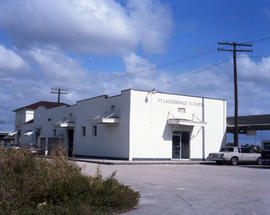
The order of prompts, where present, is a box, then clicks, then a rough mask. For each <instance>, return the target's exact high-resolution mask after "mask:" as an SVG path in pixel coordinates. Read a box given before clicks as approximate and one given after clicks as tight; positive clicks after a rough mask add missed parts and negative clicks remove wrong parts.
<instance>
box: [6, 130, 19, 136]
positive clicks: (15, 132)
mask: <svg viewBox="0 0 270 215" xmlns="http://www.w3.org/2000/svg"><path fill="white" fill-rule="evenodd" d="M15 134H17V131H14V132H9V133H8V136H10V137H12V136H14V135H15Z"/></svg>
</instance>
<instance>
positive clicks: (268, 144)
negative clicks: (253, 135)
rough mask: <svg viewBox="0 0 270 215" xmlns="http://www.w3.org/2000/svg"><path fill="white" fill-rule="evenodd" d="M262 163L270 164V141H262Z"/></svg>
mask: <svg viewBox="0 0 270 215" xmlns="http://www.w3.org/2000/svg"><path fill="white" fill-rule="evenodd" d="M261 157H262V162H264V163H270V140H264V141H262V153H261Z"/></svg>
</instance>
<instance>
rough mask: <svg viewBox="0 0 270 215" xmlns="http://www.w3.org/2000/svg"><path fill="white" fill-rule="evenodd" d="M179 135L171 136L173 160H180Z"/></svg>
mask: <svg viewBox="0 0 270 215" xmlns="http://www.w3.org/2000/svg"><path fill="white" fill-rule="evenodd" d="M180 139H181V136H180V135H173V142H172V158H173V159H180Z"/></svg>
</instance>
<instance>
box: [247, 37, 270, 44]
mask: <svg viewBox="0 0 270 215" xmlns="http://www.w3.org/2000/svg"><path fill="white" fill-rule="evenodd" d="M265 40H270V36H267V37H263V38H261V39H257V40H252V41H249V42H247V43H257V42H261V41H265Z"/></svg>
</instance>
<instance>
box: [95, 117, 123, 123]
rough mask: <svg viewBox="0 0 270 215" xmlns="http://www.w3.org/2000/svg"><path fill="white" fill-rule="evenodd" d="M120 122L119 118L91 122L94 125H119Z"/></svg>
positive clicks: (99, 119)
mask: <svg viewBox="0 0 270 215" xmlns="http://www.w3.org/2000/svg"><path fill="white" fill-rule="evenodd" d="M119 122H120V120H119V118H97V119H92V120H91V123H93V124H118V123H119Z"/></svg>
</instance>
